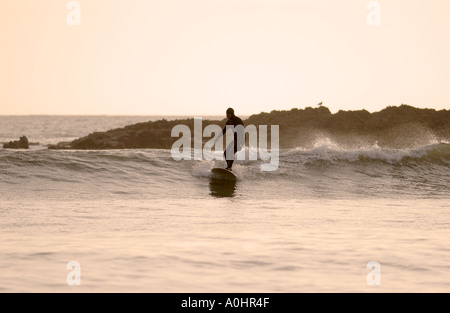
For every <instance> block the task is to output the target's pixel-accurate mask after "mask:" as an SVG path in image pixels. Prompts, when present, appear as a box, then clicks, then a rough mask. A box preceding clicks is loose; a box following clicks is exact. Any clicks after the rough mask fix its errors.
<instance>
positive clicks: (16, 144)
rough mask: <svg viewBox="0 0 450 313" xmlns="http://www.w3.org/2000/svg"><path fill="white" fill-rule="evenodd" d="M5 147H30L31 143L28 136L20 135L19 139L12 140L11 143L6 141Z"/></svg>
mask: <svg viewBox="0 0 450 313" xmlns="http://www.w3.org/2000/svg"><path fill="white" fill-rule="evenodd" d="M3 148H5V149H29V148H30V143H29V142H28V138H27V137H26V136H22V137H20V139H19V140H16V141H10V142H9V143H5V144H4V145H3Z"/></svg>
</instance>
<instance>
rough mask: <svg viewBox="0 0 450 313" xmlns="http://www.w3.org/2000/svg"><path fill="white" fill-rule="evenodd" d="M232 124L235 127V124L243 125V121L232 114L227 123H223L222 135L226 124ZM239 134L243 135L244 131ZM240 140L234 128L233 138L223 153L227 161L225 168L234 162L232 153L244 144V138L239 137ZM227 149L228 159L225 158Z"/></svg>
mask: <svg viewBox="0 0 450 313" xmlns="http://www.w3.org/2000/svg"><path fill="white" fill-rule="evenodd" d="M230 125H232V126H234V127H236V126H237V125H242V126H244V122H242V120H241V119H240V118H239V117H237V116H236V115H234V116H233V117H232V118H231V119H229V120H228V121H227V124H226V125H225V127H224V128H223V130H222V135H225V133H226V131H227V126H230ZM240 136H245V134H244V132H242V134H240ZM240 139H241V140H238V133H237V132H236V130H234V140H233V141H232V142H231V143H230V144H229V145H228V147H227V148H226V149H225V151H224V153H223V155H224V156H225V160H226V161H227V168H230V169H231V167H232V166H233V163H234V154H235V153H236V152H238V151H240V150H241V149H242V147H243V146H244V143H245V140H244V138H240ZM227 151H229V152H228V154H229V156H230V157H229V159H230V160H227Z"/></svg>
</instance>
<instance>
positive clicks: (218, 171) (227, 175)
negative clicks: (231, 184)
mask: <svg viewBox="0 0 450 313" xmlns="http://www.w3.org/2000/svg"><path fill="white" fill-rule="evenodd" d="M211 173H212V177H213V178H217V179H223V180H231V181H236V180H237V176H236V175H235V174H234V173H233V172H231V171H229V170H226V169H224V168H213V169H212V170H211Z"/></svg>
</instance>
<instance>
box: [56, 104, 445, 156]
mask: <svg viewBox="0 0 450 313" xmlns="http://www.w3.org/2000/svg"><path fill="white" fill-rule="evenodd" d="M244 123H245V125H250V124H253V125H255V126H259V125H268V126H269V130H270V125H279V126H280V148H292V147H299V146H301V147H308V146H311V145H314V143H316V142H317V141H318V140H320V139H323V138H327V139H329V140H332V141H333V142H335V143H337V144H340V145H343V146H349V147H355V146H367V145H372V144H375V143H377V144H378V145H379V146H383V147H392V148H408V147H414V146H418V145H423V144H427V143H429V142H431V141H433V140H446V141H449V140H450V111H449V110H441V111H436V110H433V109H418V108H414V107H411V106H408V105H401V106H399V107H387V108H385V109H384V110H382V111H380V112H375V113H369V112H368V111H366V110H361V111H339V112H337V113H336V114H332V113H331V112H330V111H329V109H328V108H326V107H323V106H321V107H318V108H309V107H308V108H306V109H292V110H290V111H272V112H270V113H260V114H256V115H252V116H250V117H249V118H248V119H247V120H245V121H244ZM178 124H184V125H187V126H189V128H190V129H191V132H192V134H193V126H194V120H193V119H185V120H175V121H167V120H160V121H156V122H147V123H139V124H135V125H130V126H127V127H124V128H120V129H114V130H109V131H106V132H97V133H93V134H90V135H88V136H86V137H83V138H80V139H77V140H75V141H72V142H65V143H59V144H57V145H53V146H50V147H49V149H142V148H155V149H170V148H171V147H172V144H173V143H174V142H175V141H176V140H177V139H178V138H172V137H171V131H172V128H173V127H174V126H176V125H178ZM209 124H218V125H220V126H223V125H224V124H225V120H222V121H210V120H204V121H203V127H206V126H207V125H209ZM209 139H210V138H204V142H206V141H207V140H209ZM269 140H270V131H269ZM269 142H270V141H269Z"/></svg>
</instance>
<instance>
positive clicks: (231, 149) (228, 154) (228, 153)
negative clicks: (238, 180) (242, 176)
mask: <svg viewBox="0 0 450 313" xmlns="http://www.w3.org/2000/svg"><path fill="white" fill-rule="evenodd" d="M236 151H237V145H236V144H235V143H233V142H232V143H230V144H229V145H228V147H227V149H226V150H225V152H224V153H223V154H224V156H225V160H226V161H227V169H229V170H231V168H232V167H233V163H234V154H235V153H236Z"/></svg>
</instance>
